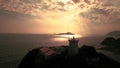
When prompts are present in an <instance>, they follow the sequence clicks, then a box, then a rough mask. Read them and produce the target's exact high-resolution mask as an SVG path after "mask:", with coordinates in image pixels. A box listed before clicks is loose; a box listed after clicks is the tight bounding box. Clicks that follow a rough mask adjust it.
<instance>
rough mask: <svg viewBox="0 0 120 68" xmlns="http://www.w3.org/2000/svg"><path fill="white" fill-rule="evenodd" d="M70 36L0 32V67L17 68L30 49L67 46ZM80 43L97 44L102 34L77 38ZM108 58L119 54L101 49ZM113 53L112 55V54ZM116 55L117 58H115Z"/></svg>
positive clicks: (80, 44) (101, 38) (119, 59)
mask: <svg viewBox="0 0 120 68" xmlns="http://www.w3.org/2000/svg"><path fill="white" fill-rule="evenodd" d="M70 38H72V36H70V37H68V36H59V35H53V34H0V68H17V66H18V64H19V63H20V61H21V60H22V58H23V57H24V56H25V55H26V54H27V53H28V52H29V51H30V50H32V49H34V48H39V47H51V46H61V45H64V46H67V45H68V39H70ZM77 39H78V40H79V47H81V46H82V45H84V44H86V45H91V46H95V47H96V46H99V44H100V42H101V41H102V40H103V39H104V37H103V36H91V37H83V36H80V37H79V38H77ZM101 52H103V53H104V54H106V55H107V56H109V57H110V58H113V59H115V60H118V61H120V58H119V57H120V55H118V54H115V53H112V52H111V53H110V52H107V51H101ZM113 55H114V56H113ZM116 57H117V58H116Z"/></svg>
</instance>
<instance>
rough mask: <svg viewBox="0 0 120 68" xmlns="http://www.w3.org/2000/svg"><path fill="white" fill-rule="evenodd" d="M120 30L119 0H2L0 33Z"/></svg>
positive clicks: (94, 32) (102, 32)
mask: <svg viewBox="0 0 120 68" xmlns="http://www.w3.org/2000/svg"><path fill="white" fill-rule="evenodd" d="M114 30H120V0H0V33H33V34H44V33H60V32H73V33H80V34H105V33H108V32H111V31H114Z"/></svg>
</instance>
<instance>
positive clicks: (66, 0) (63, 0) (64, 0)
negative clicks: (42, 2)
mask: <svg viewBox="0 0 120 68" xmlns="http://www.w3.org/2000/svg"><path fill="white" fill-rule="evenodd" d="M69 1H70V0H58V2H62V3H64V4H66V3H67V2H69Z"/></svg>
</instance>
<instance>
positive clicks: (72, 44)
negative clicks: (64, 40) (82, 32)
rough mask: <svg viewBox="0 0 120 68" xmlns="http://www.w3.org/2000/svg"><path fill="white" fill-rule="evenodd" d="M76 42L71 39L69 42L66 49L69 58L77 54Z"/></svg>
mask: <svg viewBox="0 0 120 68" xmlns="http://www.w3.org/2000/svg"><path fill="white" fill-rule="evenodd" d="M78 42H79V41H78V40H77V39H75V38H74V37H73V39H70V40H69V47H68V54H69V55H70V56H72V55H75V54H78V52H79V50H78V49H79V48H78Z"/></svg>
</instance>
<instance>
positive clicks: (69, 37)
mask: <svg viewBox="0 0 120 68" xmlns="http://www.w3.org/2000/svg"><path fill="white" fill-rule="evenodd" d="M56 36H57V37H55V38H52V40H53V41H59V42H64V41H67V40H69V39H71V38H73V37H75V38H80V37H82V35H56Z"/></svg>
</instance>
